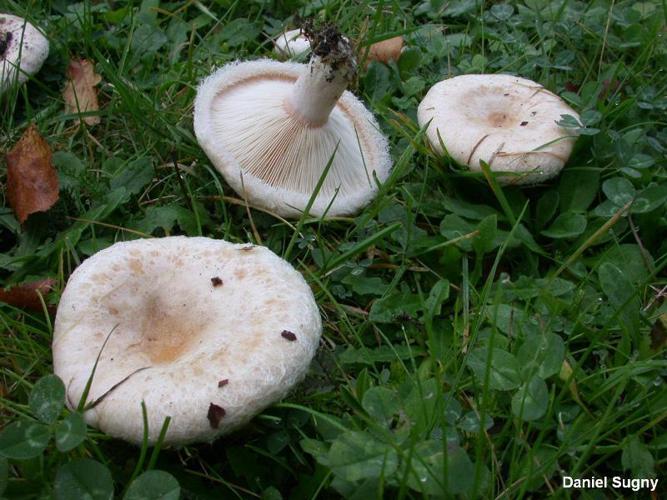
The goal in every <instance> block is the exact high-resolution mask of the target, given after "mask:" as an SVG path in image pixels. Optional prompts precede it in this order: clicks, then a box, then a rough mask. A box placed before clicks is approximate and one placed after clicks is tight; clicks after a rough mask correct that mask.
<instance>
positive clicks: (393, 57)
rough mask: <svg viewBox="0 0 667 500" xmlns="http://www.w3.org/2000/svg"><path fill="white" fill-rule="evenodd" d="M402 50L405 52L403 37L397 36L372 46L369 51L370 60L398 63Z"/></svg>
mask: <svg viewBox="0 0 667 500" xmlns="http://www.w3.org/2000/svg"><path fill="white" fill-rule="evenodd" d="M401 50H403V37H402V36H395V37H393V38H389V39H387V40H382V41H381V42H377V43H374V44H373V45H371V46H370V49H369V50H368V60H369V61H380V62H383V63H388V62H389V61H398V58H399V57H401Z"/></svg>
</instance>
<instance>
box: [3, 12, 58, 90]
mask: <svg viewBox="0 0 667 500" xmlns="http://www.w3.org/2000/svg"><path fill="white" fill-rule="evenodd" d="M48 55H49V42H48V40H47V39H46V37H45V36H44V35H42V33H41V32H40V31H39V30H38V29H37V28H35V27H34V26H33V25H32V24H30V23H29V22H28V21H26V20H25V19H23V18H22V17H18V16H13V15H11V14H0V92H4V91H5V90H6V89H7V88H9V87H10V86H12V85H13V84H14V83H18V84H21V83H23V82H25V81H26V80H27V79H28V78H30V77H31V76H32V75H34V74H35V73H37V72H38V71H39V70H40V68H41V67H42V64H44V61H45V60H46V58H47V57H48Z"/></svg>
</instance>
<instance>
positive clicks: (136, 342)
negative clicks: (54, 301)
mask: <svg viewBox="0 0 667 500" xmlns="http://www.w3.org/2000/svg"><path fill="white" fill-rule="evenodd" d="M321 329H322V325H321V319H320V315H319V311H318V308H317V304H316V303H315V300H314V297H313V294H312V292H311V290H310V288H309V287H308V285H307V284H306V282H305V281H304V279H303V277H302V276H301V274H300V273H298V272H297V271H296V270H295V269H294V268H293V267H292V266H291V265H290V264H288V263H287V262H286V261H284V260H282V259H281V258H280V257H278V256H277V255H275V254H274V253H273V252H271V251H270V250H268V249H267V248H264V247H260V246H252V245H237V244H232V243H228V242H226V241H221V240H213V239H209V238H186V237H169V238H156V239H145V240H136V241H130V242H125V243H116V244H115V245H113V246H111V247H109V248H107V249H105V250H102V251H101V252H99V253H97V254H95V255H93V256H92V257H90V258H89V259H88V260H86V261H85V262H84V263H83V264H81V265H80V266H79V267H78V268H77V269H76V271H75V272H74V273H73V274H72V276H71V277H70V279H69V282H68V283H67V287H66V289H65V291H64V293H63V295H62V298H61V300H60V304H59V306H58V313H57V317H56V321H55V329H54V338H53V365H54V371H55V373H56V374H57V375H58V376H59V377H60V378H61V379H62V380H63V381H64V383H65V385H66V387H67V400H68V404H69V405H70V406H71V407H75V406H76V405H77V404H78V402H79V400H80V398H81V396H82V394H83V392H84V388H85V386H86V382H87V380H88V378H89V377H90V374H91V373H92V370H93V365H94V363H95V359H96V357H97V355H98V353H100V351H101V356H100V360H99V364H98V365H97V370H96V372H95V376H94V379H93V383H92V387H91V390H90V393H89V396H88V399H87V402H88V404H90V403H92V402H94V401H96V400H98V399H99V398H102V397H103V396H104V395H105V394H106V396H105V397H103V399H101V401H100V402H99V404H97V405H95V406H94V407H93V408H91V409H89V410H88V411H86V412H85V419H86V422H88V424H90V425H92V426H94V427H97V428H99V429H100V430H102V431H104V432H106V433H107V434H109V435H111V436H114V437H117V438H121V439H124V440H127V441H130V442H133V443H141V440H142V436H143V422H142V409H141V402H142V401H144V402H145V405H146V409H147V414H148V427H149V429H148V431H149V432H148V436H149V441H150V442H151V443H154V442H155V441H156V439H157V437H158V434H159V432H160V429H161V426H162V424H163V421H164V419H165V417H167V416H170V417H171V423H170V425H169V430H168V432H167V436H166V443H168V444H177V445H178V444H184V443H189V442H193V441H206V440H212V439H214V438H215V437H217V436H219V435H221V434H224V433H227V432H229V431H231V430H233V429H235V428H237V427H239V426H241V425H243V424H244V423H246V422H247V421H248V420H249V419H250V418H251V417H252V416H254V415H255V414H257V413H258V412H260V411H261V410H262V409H264V408H265V407H267V406H268V405H269V404H271V403H273V402H275V401H277V400H279V399H281V398H282V397H284V396H285V395H286V394H287V392H288V391H289V390H290V388H292V387H293V386H294V385H295V383H297V382H298V381H299V380H300V379H301V378H303V376H304V374H305V373H306V370H307V369H308V366H309V363H310V361H311V359H312V357H313V355H314V354H315V351H316V349H317V346H318V343H319V339H320V334H321ZM112 331H113V332H112ZM109 332H112V333H111V334H110V335H109ZM107 336H108V342H107V344H106V346H104V348H103V349H102V347H103V344H104V341H105V338H107ZM125 379H126V380H125ZM123 380H125V381H123ZM119 382H120V384H119ZM116 385H117V387H115V388H114V386H116Z"/></svg>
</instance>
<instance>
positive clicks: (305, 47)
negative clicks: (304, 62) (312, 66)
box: [273, 28, 310, 59]
mask: <svg viewBox="0 0 667 500" xmlns="http://www.w3.org/2000/svg"><path fill="white" fill-rule="evenodd" d="M273 46H274V47H273V51H274V52H275V53H276V55H278V56H280V57H281V58H285V59H290V58H297V57H300V56H302V55H304V54H306V53H307V52H310V42H309V41H308V38H306V35H304V34H303V32H302V31H301V28H297V29H295V30H288V31H283V32H282V33H281V34H280V35H278V37H277V38H276V39H275V40H274V41H273Z"/></svg>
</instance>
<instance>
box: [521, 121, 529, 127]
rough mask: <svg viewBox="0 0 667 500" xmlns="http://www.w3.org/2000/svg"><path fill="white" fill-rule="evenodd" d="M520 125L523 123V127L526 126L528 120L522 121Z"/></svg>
mask: <svg viewBox="0 0 667 500" xmlns="http://www.w3.org/2000/svg"><path fill="white" fill-rule="evenodd" d="M520 125H521V126H522V127H525V126H526V125H528V122H521V124H520Z"/></svg>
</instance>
